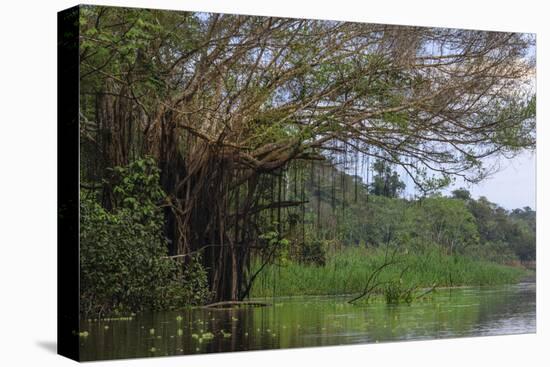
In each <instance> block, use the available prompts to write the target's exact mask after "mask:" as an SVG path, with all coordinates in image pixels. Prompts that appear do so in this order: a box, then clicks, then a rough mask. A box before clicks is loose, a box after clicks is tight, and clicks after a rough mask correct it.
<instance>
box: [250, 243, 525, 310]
mask: <svg viewBox="0 0 550 367" xmlns="http://www.w3.org/2000/svg"><path fill="white" fill-rule="evenodd" d="M384 258H385V252H384V251H383V250H381V249H375V250H369V249H362V248H352V249H346V250H344V251H342V252H340V253H334V254H332V255H329V256H328V260H327V263H326V265H325V266H323V267H320V266H316V265H304V264H298V263H288V264H286V265H285V266H276V265H270V266H268V267H266V268H265V269H264V270H263V274H262V275H261V276H259V280H258V281H257V282H256V283H255V285H254V287H253V288H252V291H251V299H256V298H257V299H262V298H270V297H285V296H289V297H294V296H329V295H334V296H336V295H349V296H350V297H349V298H350V299H352V298H353V296H354V295H356V294H359V293H361V292H362V291H363V289H364V287H365V283H366V281H367V278H368V276H369V274H372V272H374V271H375V270H376V268H377V267H379V266H380V265H381V264H383V262H384ZM531 273H532V271H531V270H529V269H526V268H524V267H522V266H511V265H504V264H497V263H494V262H489V261H483V260H475V259H472V258H468V257H466V256H461V255H453V256H448V255H442V254H440V253H438V252H437V251H432V252H428V253H425V254H410V253H409V254H406V255H402V256H401V259H400V260H399V262H398V263H396V264H394V265H393V266H388V267H387V268H386V269H385V270H384V271H383V272H381V274H380V276H379V279H378V281H379V283H380V284H379V286H377V287H375V288H374V289H373V290H372V294H373V295H374V296H378V297H381V296H384V294H385V293H386V291H387V288H386V286H387V285H388V284H394V283H398V284H399V286H400V287H402V288H403V289H409V288H414V290H415V291H418V293H420V294H422V293H423V291H428V290H430V289H432V288H433V289H434V290H439V289H446V288H454V287H462V286H492V285H505V284H514V283H517V282H519V281H520V280H521V279H523V278H524V277H526V276H528V275H530V274H531Z"/></svg>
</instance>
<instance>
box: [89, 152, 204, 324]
mask: <svg viewBox="0 0 550 367" xmlns="http://www.w3.org/2000/svg"><path fill="white" fill-rule="evenodd" d="M113 176H114V177H113V180H114V182H116V183H115V184H114V187H113V190H112V192H113V199H114V200H113V202H114V203H115V207H114V208H113V209H112V210H107V209H105V208H104V207H102V206H101V205H100V203H99V202H98V199H97V193H96V192H95V191H89V190H81V207H80V234H81V235H80V275H81V276H80V306H81V314H83V315H90V314H93V315H98V314H99V315H105V314H111V313H121V312H126V313H127V312H134V311H139V310H143V309H165V308H172V307H182V306H185V305H189V304H197V303H202V302H204V301H205V299H206V298H207V296H208V293H207V292H208V291H207V281H206V272H205V270H204V268H202V266H201V265H200V262H199V261H198V260H199V259H192V261H189V262H187V263H185V264H184V263H182V262H179V261H175V260H172V259H169V258H167V257H166V255H167V243H166V239H165V238H164V235H163V220H164V217H163V215H162V212H161V211H160V208H159V203H161V202H162V200H163V198H164V193H163V192H162V190H161V189H160V187H159V182H158V181H159V172H158V169H157V168H156V165H155V163H154V161H153V160H151V159H144V160H139V161H136V162H134V163H132V164H131V165H130V166H128V167H117V168H115V169H114V170H113Z"/></svg>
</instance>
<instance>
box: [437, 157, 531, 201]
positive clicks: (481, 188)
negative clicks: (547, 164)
mask: <svg viewBox="0 0 550 367" xmlns="http://www.w3.org/2000/svg"><path fill="white" fill-rule="evenodd" d="M488 163H489V162H488ZM493 163H499V164H500V167H501V168H500V170H499V171H498V172H497V173H495V174H494V175H492V176H491V177H489V178H487V179H486V180H485V181H482V182H481V183H479V184H477V185H471V186H468V185H465V184H464V182H463V181H462V182H460V181H459V180H457V182H456V183H455V184H454V185H453V187H452V188H450V189H448V190H446V191H447V192H450V191H452V190H454V189H455V188H458V187H461V186H462V187H466V188H467V189H469V190H470V192H471V194H472V196H473V197H475V198H478V197H480V196H485V197H487V199H489V201H492V202H494V203H497V204H499V205H500V206H502V207H504V208H506V209H514V208H523V207H524V206H530V207H531V208H532V209H536V156H535V153H534V152H523V153H521V154H520V155H518V156H517V157H515V158H513V159H510V160H503V159H501V160H500V161H498V162H496V161H493Z"/></svg>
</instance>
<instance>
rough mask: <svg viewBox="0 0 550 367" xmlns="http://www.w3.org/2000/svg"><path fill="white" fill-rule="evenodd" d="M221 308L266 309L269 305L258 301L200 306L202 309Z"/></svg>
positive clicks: (227, 302)
mask: <svg viewBox="0 0 550 367" xmlns="http://www.w3.org/2000/svg"><path fill="white" fill-rule="evenodd" d="M223 306H257V307H266V306H271V304H270V303H266V302H259V301H222V302H215V303H210V304H208V305H205V306H202V308H216V307H223Z"/></svg>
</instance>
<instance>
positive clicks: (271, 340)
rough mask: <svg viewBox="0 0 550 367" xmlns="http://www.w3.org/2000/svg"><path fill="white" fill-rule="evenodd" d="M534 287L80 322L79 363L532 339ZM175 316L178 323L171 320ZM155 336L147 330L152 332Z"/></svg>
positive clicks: (282, 301) (291, 301) (284, 301)
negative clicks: (394, 301)
mask: <svg viewBox="0 0 550 367" xmlns="http://www.w3.org/2000/svg"><path fill="white" fill-rule="evenodd" d="M535 288H536V287H535V284H534V283H520V284H516V285H509V286H499V287H478V288H458V289H452V290H439V291H438V292H437V293H436V294H434V295H433V296H432V297H431V299H429V300H426V301H422V302H416V303H413V304H412V305H410V306H408V305H396V306H388V305H386V304H384V303H381V302H380V303H373V304H369V305H368V306H358V305H355V306H354V305H350V304H348V303H347V300H348V299H349V298H350V297H349V296H346V297H342V296H340V297H300V298H277V299H274V300H269V302H270V303H271V304H272V305H271V306H268V307H241V308H234V309H223V310H216V309H192V310H186V311H179V312H155V313H142V314H138V315H136V316H134V317H133V318H132V320H130V321H128V320H127V321H101V322H88V321H86V320H83V321H81V330H83V331H88V336H87V337H80V350H81V358H82V359H83V360H97V359H114V358H132V357H148V356H165V355H185V354H197V353H212V352H229V351H244V350H260V349H274V348H294V347H309V346H323V345H342V344H358V343H375V342H385V341H398V340H419V339H433V338H449V337H462V336H482V335H483V336H486V335H502V334H520V333H534V332H535V329H536V328H535ZM178 316H179V317H178ZM153 329H154V330H153Z"/></svg>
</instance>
